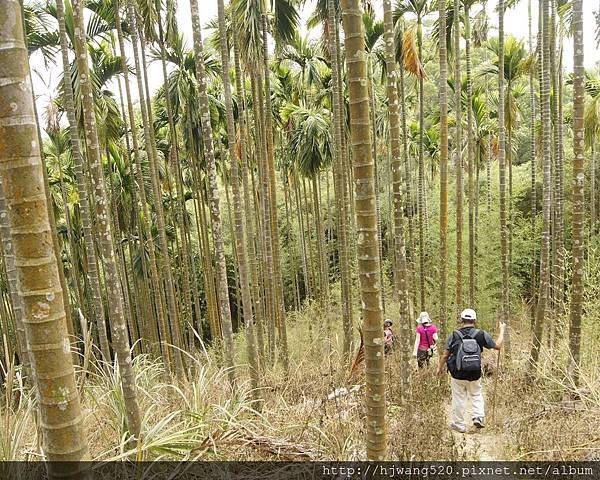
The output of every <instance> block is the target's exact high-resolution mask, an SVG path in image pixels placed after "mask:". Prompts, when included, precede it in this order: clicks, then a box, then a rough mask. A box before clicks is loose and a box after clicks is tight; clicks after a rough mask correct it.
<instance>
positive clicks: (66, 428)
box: [0, 0, 88, 479]
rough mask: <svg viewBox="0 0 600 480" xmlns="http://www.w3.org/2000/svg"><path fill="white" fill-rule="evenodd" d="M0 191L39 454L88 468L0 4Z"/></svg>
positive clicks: (15, 43)
mask: <svg viewBox="0 0 600 480" xmlns="http://www.w3.org/2000/svg"><path fill="white" fill-rule="evenodd" d="M0 11H2V12H3V21H2V22H0V65H2V68H0V98H2V99H3V100H5V101H3V102H2V107H0V138H2V141H1V142H0V184H1V185H2V187H3V188H4V195H1V194H0V196H4V197H5V198H6V207H7V208H6V211H7V212H8V224H9V225H10V231H11V240H12V242H11V243H12V247H13V249H12V252H14V256H15V266H16V271H17V281H18V285H19V291H20V293H21V298H22V307H23V317H22V321H23V324H24V326H25V335H26V339H27V340H26V341H27V345H28V347H29V352H30V356H31V362H32V365H34V366H35V369H34V379H35V383H36V386H37V399H38V402H37V405H38V409H39V413H40V426H39V428H40V430H41V432H42V449H43V452H44V453H45V455H46V457H47V458H48V460H50V461H57V460H60V461H70V462H79V461H81V460H86V459H87V457H88V453H87V442H86V439H85V435H84V431H83V420H84V417H83V414H82V411H81V405H80V400H79V393H78V390H77V384H76V381H75V373H74V370H73V360H72V357H71V348H70V347H71V345H70V342H69V337H68V330H67V323H66V317H65V306H64V303H63V292H62V289H61V286H60V278H59V275H58V269H57V264H56V252H55V251H54V244H53V242H52V232H51V228H50V222H49V217H48V215H49V212H48V204H47V202H46V195H45V186H44V174H43V164H42V161H41V157H40V144H39V139H38V134H37V123H36V118H35V113H34V108H33V95H32V90H31V82H30V79H29V62H28V58H27V48H26V46H25V37H24V31H23V20H22V17H21V4H20V2H18V1H16V0H1V1H0ZM48 468H49V476H50V478H58V477H60V478H73V479H75V478H81V476H82V473H81V470H82V467H81V464H77V463H75V464H74V463H69V464H65V463H62V464H54V465H53V464H49V467H48Z"/></svg>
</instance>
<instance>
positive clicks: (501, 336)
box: [494, 322, 506, 350]
mask: <svg viewBox="0 0 600 480" xmlns="http://www.w3.org/2000/svg"><path fill="white" fill-rule="evenodd" d="M505 330H506V323H502V322H500V334H499V335H498V340H496V342H495V343H496V346H495V347H494V350H500V349H501V348H502V345H504V331H505Z"/></svg>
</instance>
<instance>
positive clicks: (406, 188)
mask: <svg viewBox="0 0 600 480" xmlns="http://www.w3.org/2000/svg"><path fill="white" fill-rule="evenodd" d="M398 71H399V72H400V79H399V80H398V94H399V101H400V124H401V127H402V157H401V158H402V164H403V165H404V179H403V180H404V181H403V193H404V195H403V197H404V209H405V211H406V223H407V227H408V250H409V252H410V254H409V255H407V261H408V285H411V287H410V288H409V290H410V294H411V300H412V309H414V308H416V306H417V305H418V301H417V288H416V284H415V252H416V248H415V235H414V227H413V217H414V211H413V195H412V188H411V184H412V179H411V169H410V160H409V156H408V131H407V126H406V104H405V101H404V67H403V65H400V66H399V67H398ZM411 313H412V311H411ZM407 321H408V319H407ZM410 326H411V327H412V322H411V323H410Z"/></svg>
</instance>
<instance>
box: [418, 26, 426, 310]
mask: <svg viewBox="0 0 600 480" xmlns="http://www.w3.org/2000/svg"><path fill="white" fill-rule="evenodd" d="M417 47H418V50H419V61H421V59H422V58H423V24H422V18H421V16H420V15H419V16H418V17H417ZM418 82H419V177H418V183H417V210H418V212H417V213H418V218H419V220H418V221H419V294H420V298H419V300H420V303H419V308H420V309H421V310H425V306H426V303H425V300H426V291H425V256H426V254H427V252H426V251H425V250H426V248H425V225H424V223H425V160H424V158H423V155H424V148H425V145H424V140H423V135H424V133H425V132H424V129H425V111H424V110H425V87H424V78H423V75H419V79H418Z"/></svg>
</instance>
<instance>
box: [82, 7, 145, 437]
mask: <svg viewBox="0 0 600 480" xmlns="http://www.w3.org/2000/svg"><path fill="white" fill-rule="evenodd" d="M73 18H74V22H75V27H76V29H75V31H76V34H75V52H76V57H77V68H78V71H79V87H80V89H81V97H82V100H83V103H82V104H83V119H84V125H85V132H84V133H85V139H86V145H87V147H88V148H87V153H88V162H89V171H90V175H91V177H92V180H93V186H94V191H93V202H94V205H95V207H96V228H97V232H98V235H99V238H100V240H99V242H98V243H99V247H100V248H99V249H100V253H101V255H102V263H103V265H104V277H105V282H106V287H107V289H108V291H109V293H110V304H109V308H108V318H109V320H110V328H111V339H112V343H113V348H114V350H115V355H116V357H117V361H118V364H119V370H120V372H121V388H122V390H123V398H124V402H125V413H126V417H127V426H128V428H129V432H130V434H131V435H133V436H134V437H136V438H137V437H138V436H139V434H140V429H141V415H140V410H139V406H138V403H137V389H136V384H135V373H134V371H133V363H132V361H131V351H130V349H129V337H128V335H127V325H126V323H125V310H124V305H123V290H122V288H121V280H120V277H119V271H118V268H117V262H116V258H115V248H114V243H113V237H112V232H111V216H112V215H111V212H110V210H109V205H108V197H107V194H106V186H105V183H104V172H103V170H102V159H101V157H100V149H99V147H98V132H97V130H96V115H95V110H94V99H93V93H92V85H91V77H90V70H89V66H88V59H87V51H86V46H87V41H86V34H85V27H84V23H83V1H82V0H75V1H74V2H73Z"/></svg>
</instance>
